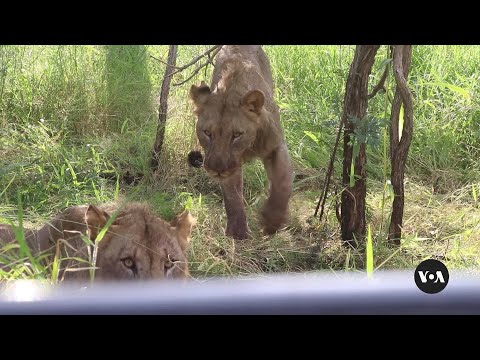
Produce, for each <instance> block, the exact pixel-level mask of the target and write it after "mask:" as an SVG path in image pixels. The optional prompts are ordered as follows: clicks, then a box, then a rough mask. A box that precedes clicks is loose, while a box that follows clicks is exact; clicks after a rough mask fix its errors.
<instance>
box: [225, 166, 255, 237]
mask: <svg viewBox="0 0 480 360" xmlns="http://www.w3.org/2000/svg"><path fill="white" fill-rule="evenodd" d="M221 188H222V193H223V201H224V202H225V211H226V213H227V229H226V231H225V235H227V236H232V237H233V238H234V239H238V240H242V239H246V238H247V237H248V226H247V216H246V213H245V206H244V204H243V174H242V170H241V169H240V170H239V171H237V172H236V173H235V174H233V175H231V176H230V177H229V178H228V179H225V180H223V181H222V183H221Z"/></svg>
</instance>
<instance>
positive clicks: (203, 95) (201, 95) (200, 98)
mask: <svg viewBox="0 0 480 360" xmlns="http://www.w3.org/2000/svg"><path fill="white" fill-rule="evenodd" d="M210 94H211V91H210V87H209V86H208V85H207V84H206V83H205V81H202V83H201V84H200V86H197V85H192V87H191V88H190V98H191V99H192V100H193V102H194V103H195V105H196V106H197V107H198V106H201V105H203V104H205V103H206V102H207V99H208V97H209V96H210Z"/></svg>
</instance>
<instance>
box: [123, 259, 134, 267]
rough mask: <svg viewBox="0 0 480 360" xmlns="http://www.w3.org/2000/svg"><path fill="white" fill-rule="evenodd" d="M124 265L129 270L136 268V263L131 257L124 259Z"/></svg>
mask: <svg viewBox="0 0 480 360" xmlns="http://www.w3.org/2000/svg"><path fill="white" fill-rule="evenodd" d="M122 263H123V265H125V267H127V268H129V269H134V268H135V261H133V259H132V258H131V257H126V258H123V259H122Z"/></svg>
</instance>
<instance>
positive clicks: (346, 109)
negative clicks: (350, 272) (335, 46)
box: [341, 45, 380, 245]
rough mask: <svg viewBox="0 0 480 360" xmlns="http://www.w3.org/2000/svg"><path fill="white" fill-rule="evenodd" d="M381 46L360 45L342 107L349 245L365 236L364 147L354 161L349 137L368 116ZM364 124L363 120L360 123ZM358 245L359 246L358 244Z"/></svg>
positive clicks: (343, 216) (345, 225) (344, 235)
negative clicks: (352, 177)
mask: <svg viewBox="0 0 480 360" xmlns="http://www.w3.org/2000/svg"><path fill="white" fill-rule="evenodd" d="M379 47H380V46H379V45H357V47H356V49H355V55H354V58H353V62H352V65H351V66H350V72H349V74H348V79H347V85H346V89H345V99H344V104H343V114H342V121H343V124H344V129H345V130H344V143H343V187H344V190H343V191H342V206H341V220H342V221H341V227H342V239H343V241H345V244H347V245H355V239H356V240H357V241H358V242H361V241H363V238H364V236H365V196H366V161H367V157H366V154H365V144H364V143H363V144H361V145H360V150H359V154H358V156H357V158H356V159H352V158H353V147H352V146H351V144H349V143H350V139H351V138H350V135H351V134H352V133H353V132H354V131H355V129H356V126H357V125H356V124H353V123H352V122H351V121H350V119H351V118H357V119H363V118H364V116H365V115H366V113H367V104H368V77H369V75H370V73H371V71H372V66H373V62H374V60H375V55H376V53H377V51H378V48H379ZM361 121H363V120H361ZM352 160H354V161H355V163H354V175H355V184H354V186H353V187H350V185H349V184H350V166H351V163H352ZM357 244H358V243H357Z"/></svg>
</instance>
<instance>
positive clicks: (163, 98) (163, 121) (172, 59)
mask: <svg viewBox="0 0 480 360" xmlns="http://www.w3.org/2000/svg"><path fill="white" fill-rule="evenodd" d="M177 48H178V45H170V49H169V50H168V60H167V65H166V69H165V75H164V76H163V82H162V90H161V92H160V108H159V112H158V127H157V136H156V139H155V144H154V146H153V151H152V159H151V161H150V167H151V168H152V171H156V170H157V169H158V159H159V156H160V154H161V152H162V146H163V139H164V138H165V127H166V125H167V110H168V93H169V92H170V82H171V81H172V73H173V72H174V71H175V63H176V61H177Z"/></svg>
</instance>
